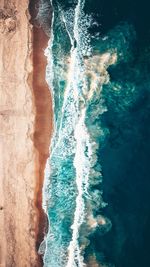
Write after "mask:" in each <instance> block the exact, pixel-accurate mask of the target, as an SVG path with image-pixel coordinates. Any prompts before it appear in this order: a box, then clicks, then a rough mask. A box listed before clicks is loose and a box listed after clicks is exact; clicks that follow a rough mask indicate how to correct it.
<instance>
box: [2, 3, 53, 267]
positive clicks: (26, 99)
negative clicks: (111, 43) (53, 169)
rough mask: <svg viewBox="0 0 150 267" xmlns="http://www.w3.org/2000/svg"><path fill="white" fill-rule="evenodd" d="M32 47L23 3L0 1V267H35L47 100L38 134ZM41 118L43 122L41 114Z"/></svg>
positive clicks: (45, 155) (46, 154)
mask: <svg viewBox="0 0 150 267" xmlns="http://www.w3.org/2000/svg"><path fill="white" fill-rule="evenodd" d="M32 42H33V28H32V26H31V24H30V23H29V13H28V0H23V1H20V0H15V1H10V0H9V1H5V0H1V1H0V267H30V266H35V267H38V266H41V264H40V261H39V258H38V256H37V252H36V244H37V243H38V241H37V236H38V235H39V225H38V223H39V220H40V217H41V215H40V212H41V211H40V210H38V208H39V209H40V208H41V202H40V201H41V187H42V181H43V170H44V164H45V161H46V158H47V156H48V147H49V135H50V124H49V125H48V126H47V128H46V126H45V125H46V124H47V122H48V118H49V117H50V105H49V102H48V99H50V94H49V91H48V90H47V91H46V92H47V93H46V94H48V96H45V95H44V99H46V101H47V103H46V104H45V108H46V115H47V119H45V122H43V120H42V123H43V124H42V127H45V128H44V129H45V130H44V131H42V129H41V125H40V122H39V121H38V116H39V115H38V114H37V110H38V109H37V107H36V105H38V103H40V104H41V102H42V100H40V102H38V97H39V99H43V98H42V97H41V96H40V92H39V95H37V96H35V90H36V88H33V87H34V79H35V77H34V75H33V43H32ZM41 60H42V59H41ZM41 67H44V66H43V65H41ZM44 86H45V84H44ZM40 88H42V81H41V87H40ZM44 88H45V87H44ZM45 90H46V89H45ZM43 109H44V108H43ZM39 112H40V111H39ZM41 114H42V115H41V116H43V118H44V115H45V110H43V111H42V113H41ZM44 123H45V124H44ZM42 132H44V133H43V135H42ZM42 140H45V141H42ZM44 142H46V143H44ZM43 143H44V144H45V146H44V148H43V146H42V144H43ZM40 147H42V151H41V152H40ZM41 159H42V167H41V166H40V160H41ZM41 168H42V171H41ZM39 202H40V203H39ZM37 203H38V204H37Z"/></svg>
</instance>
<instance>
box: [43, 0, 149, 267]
mask: <svg viewBox="0 0 150 267" xmlns="http://www.w3.org/2000/svg"><path fill="white" fill-rule="evenodd" d="M51 6H52V15H53V16H52V25H51V34H50V40H49V44H48V47H47V49H46V51H45V55H46V56H47V60H48V65H47V71H46V80H47V83H48V85H49V87H50V90H51V93H52V99H53V112H54V132H53V137H52V140H51V147H50V157H49V159H48V161H47V165H46V170H45V180H44V187H43V208H44V210H45V212H46V213H47V216H48V221H49V229H48V233H47V235H46V236H45V240H44V242H43V244H42V245H41V250H42V246H43V247H44V248H45V249H44V257H43V261H44V266H45V267H84V266H92V267H94V266H104V267H108V266H109V267H110V266H119V267H122V266H123V265H122V266H121V265H114V264H113V261H112V260H111V258H113V257H112V256H110V257H105V251H106V252H107V250H108V249H106V247H109V239H108V240H107V241H105V237H106V239H107V237H108V235H109V233H110V235H111V234H112V233H113V231H114V229H113V223H114V218H113V220H112V217H113V216H112V212H109V209H110V208H109V207H111V205H112V202H113V199H111V198H109V197H108V198H107V194H106V191H107V190H108V189H107V190H105V192H104V187H105V186H104V185H105V173H106V178H107V182H108V184H107V186H106V187H107V188H109V186H110V188H111V183H112V182H111V179H112V177H113V168H111V167H110V166H116V160H115V157H114V158H113V155H112V158H111V157H110V155H111V153H112V152H111V151H110V148H109V147H108V148H107V142H108V140H109V138H110V137H111V138H112V139H113V138H114V139H113V140H115V138H118V139H117V140H120V139H119V138H120V136H119V134H118V133H116V132H115V133H114V136H115V137H113V136H112V132H113V131H114V129H113V126H112V125H114V124H115V123H116V124H117V123H118V121H119V119H120V121H123V120H124V116H125V117H126V118H128V115H129V113H128V112H129V110H130V109H132V107H133V103H136V101H138V98H139V91H138V92H137V89H136V88H137V87H136V82H135V81H134V80H133V79H132V76H134V78H135V80H136V79H137V80H138V78H137V77H138V74H139V72H140V68H139V67H137V70H135V71H133V69H132V68H129V65H130V64H131V65H132V64H133V44H134V42H135V40H136V31H135V28H134V26H133V25H132V23H129V22H127V21H119V23H116V25H113V26H112V28H111V29H109V30H108V29H107V31H106V30H105V31H103V29H102V27H103V25H101V24H100V21H103V17H102V15H101V12H100V11H101V8H100V4H98V3H97V1H96V0H95V1H90V0H88V1H85V0H66V1H64V0H53V1H51ZM108 24H109V19H108ZM105 27H106V28H107V27H108V25H105ZM121 64H122V66H123V67H121V68H120V65H121ZM125 70H127V71H125ZM116 77H117V79H116ZM111 116H112V117H111ZM118 124H119V123H118ZM111 126H112V128H111ZM123 127H124V125H122V128H123ZM118 128H119V127H118ZM125 128H126V129H125V130H124V131H125V132H129V131H130V130H128V123H126V120H125ZM118 132H119V130H118ZM117 134H118V136H119V137H116V135H117ZM132 138H133V137H132ZM133 139H134V138H133ZM112 143H113V144H114V146H115V141H112ZM105 147H106V148H107V149H106V151H105ZM121 153H122V154H123V153H124V152H123V151H122V152H121ZM104 154H106V156H105V158H108V162H107V160H106V159H105V160H104ZM112 154H113V153H112ZM114 155H115V153H114ZM109 160H110V161H111V162H109ZM117 160H118V158H117ZM106 162H107V163H106ZM103 166H104V171H103ZM109 168H110V169H111V172H110V174H109ZM116 168H117V167H116ZM106 170H107V171H106ZM118 172H119V170H118ZM103 173H104V174H103ZM121 175H122V174H121ZM108 176H109V179H108ZM119 179H121V178H120V177H119ZM110 190H111V189H110ZM112 191H113V190H112ZM104 193H105V194H104ZM103 195H104V196H103ZM105 195H106V199H105ZM114 214H115V213H114ZM114 216H116V214H115V215H114ZM117 227H118V226H117ZM118 228H119V227H118ZM120 229H121V228H120ZM110 240H111V238H110ZM118 240H119V241H116V242H118V244H119V245H118V247H117V245H116V244H115V245H114V244H113V246H112V250H113V249H114V247H117V249H116V250H117V251H119V249H121V245H120V244H121V241H120V240H121V237H119V238H118ZM122 240H123V238H122ZM105 242H106V244H105ZM119 242H120V243H119ZM122 242H123V241H122ZM119 246H120V247H119ZM106 254H108V253H106ZM109 254H110V255H111V253H109ZM129 266H131V267H133V266H132V265H128V267H129ZM143 267H145V266H143Z"/></svg>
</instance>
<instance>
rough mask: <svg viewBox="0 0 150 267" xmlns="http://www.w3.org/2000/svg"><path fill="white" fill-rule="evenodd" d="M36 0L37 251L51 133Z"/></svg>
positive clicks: (42, 225) (43, 223) (42, 228)
mask: <svg viewBox="0 0 150 267" xmlns="http://www.w3.org/2000/svg"><path fill="white" fill-rule="evenodd" d="M36 6H37V1H36V0H32V3H31V2H30V7H29V13H30V17H31V18H30V23H31V24H32V44H33V45H32V62H33V72H32V93H33V98H34V100H33V101H34V106H35V122H34V135H33V143H34V147H35V149H36V177H37V184H36V188H35V206H36V209H37V216H38V222H37V229H36V249H37V251H38V249H39V246H40V244H41V242H42V241H43V239H44V236H45V233H46V231H47V227H48V225H47V224H48V221H47V215H46V214H45V212H44V210H43V208H42V188H43V181H44V171H45V166H46V161H47V159H48V157H49V147H50V140H51V135H52V99H51V93H50V89H49V87H48V85H47V82H46V80H45V75H46V65H47V58H46V56H45V55H44V50H45V48H46V47H47V45H48V41H49V38H48V36H47V35H46V34H45V32H44V30H43V29H42V27H38V26H37V25H36V23H35V18H36V15H37V11H38V10H37V7H36ZM38 258H39V264H40V266H43V260H42V255H38Z"/></svg>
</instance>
